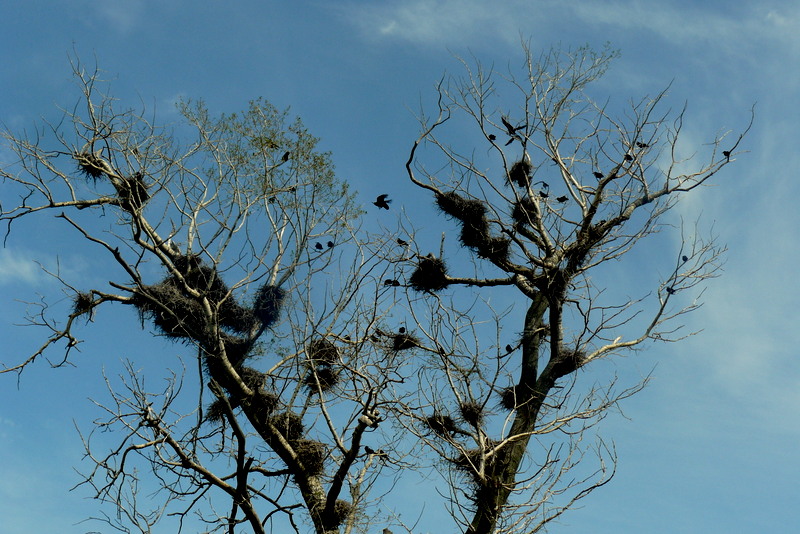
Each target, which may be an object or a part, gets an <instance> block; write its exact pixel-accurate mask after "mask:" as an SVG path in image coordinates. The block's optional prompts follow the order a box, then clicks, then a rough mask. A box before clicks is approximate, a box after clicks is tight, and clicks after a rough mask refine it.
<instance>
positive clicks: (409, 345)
mask: <svg viewBox="0 0 800 534" xmlns="http://www.w3.org/2000/svg"><path fill="white" fill-rule="evenodd" d="M418 346H419V340H418V339H417V338H416V337H414V336H412V335H411V334H395V335H394V336H392V349H393V350H408V349H413V348H414V347H418Z"/></svg>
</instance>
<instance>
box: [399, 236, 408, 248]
mask: <svg viewBox="0 0 800 534" xmlns="http://www.w3.org/2000/svg"><path fill="white" fill-rule="evenodd" d="M397 244H398V245H400V246H401V247H407V246H408V241H405V240H403V239H400V238H399V237H398V238H397Z"/></svg>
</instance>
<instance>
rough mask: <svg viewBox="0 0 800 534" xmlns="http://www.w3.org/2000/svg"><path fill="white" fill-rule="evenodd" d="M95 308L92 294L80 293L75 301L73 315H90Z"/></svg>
mask: <svg viewBox="0 0 800 534" xmlns="http://www.w3.org/2000/svg"><path fill="white" fill-rule="evenodd" d="M92 308H94V299H93V298H92V294H91V293H84V292H82V291H79V292H78V293H77V294H76V295H75V299H74V300H73V306H72V313H73V314H75V315H83V314H84V313H89V312H91V311H92Z"/></svg>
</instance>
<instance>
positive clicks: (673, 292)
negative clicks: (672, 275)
mask: <svg viewBox="0 0 800 534" xmlns="http://www.w3.org/2000/svg"><path fill="white" fill-rule="evenodd" d="M667 293H669V294H670V295H674V294H675V289H673V288H671V287H668V288H667Z"/></svg>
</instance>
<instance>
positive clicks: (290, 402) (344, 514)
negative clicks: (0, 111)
mask: <svg viewBox="0 0 800 534" xmlns="http://www.w3.org/2000/svg"><path fill="white" fill-rule="evenodd" d="M73 70H74V73H75V76H76V80H77V81H78V85H79V87H80V88H81V90H82V93H83V94H82V97H81V99H80V101H79V102H78V104H77V105H76V106H75V107H74V108H73V109H71V110H68V111H65V112H64V116H63V117H62V118H61V119H60V120H59V121H57V122H56V123H45V124H43V125H42V126H40V127H38V128H37V129H36V130H35V131H34V132H33V133H32V134H30V135H27V134H26V135H15V134H14V133H12V132H5V133H4V136H5V139H6V141H7V142H8V145H9V146H10V148H11V150H12V151H13V153H14V154H16V161H15V162H13V163H12V164H10V165H8V166H6V167H4V168H3V169H2V170H0V175H1V176H2V177H3V180H4V182H5V185H4V187H5V188H6V193H7V195H12V194H14V193H16V194H18V195H19V196H18V199H17V200H16V202H15V203H14V205H12V206H11V207H4V208H3V209H2V210H1V211H2V214H0V219H2V221H4V222H5V223H6V225H7V232H6V240H8V239H9V238H10V237H11V236H12V232H11V231H12V230H13V229H14V228H15V225H17V224H22V220H23V219H29V218H31V217H34V216H37V215H44V214H47V213H51V214H55V216H56V218H57V220H58V221H59V222H61V223H63V224H64V225H66V227H68V228H70V229H71V230H72V231H74V233H75V235H76V237H77V239H78V240H83V241H84V242H86V243H89V244H91V245H92V246H93V247H95V249H96V251H95V252H96V253H97V256H96V258H98V259H96V260H95V265H96V266H97V267H98V269H101V266H102V268H103V269H106V268H107V269H109V270H110V271H109V272H111V273H112V274H111V276H112V277H113V279H112V281H111V282H108V283H107V284H106V283H105V282H97V283H98V285H97V286H95V287H91V288H75V287H74V285H73V284H72V283H71V281H70V280H67V279H65V278H64V277H63V276H62V275H61V274H60V273H58V272H54V273H52V274H53V276H55V277H57V278H58V279H59V280H60V281H61V282H62V284H63V287H64V289H65V291H66V292H67V293H68V294H69V295H70V296H71V298H72V302H73V307H72V309H71V310H69V311H68V312H66V317H63V316H62V317H61V318H59V317H58V311H59V310H57V309H56V308H53V307H51V306H50V305H48V304H46V303H44V304H38V305H36V306H35V307H34V308H32V309H31V313H30V315H29V317H28V319H29V321H30V323H31V324H34V325H38V326H41V327H43V328H44V329H46V330H47V331H48V336H47V339H46V340H45V341H44V343H43V344H42V345H41V346H40V347H39V348H38V349H36V350H34V351H32V354H31V355H30V357H28V358H27V359H25V360H24V361H21V362H16V363H12V364H5V365H4V368H3V369H2V373H14V372H16V373H22V372H23V371H24V369H25V368H26V367H27V366H29V365H31V364H32V363H33V362H34V361H36V360H37V359H38V358H40V357H42V358H44V357H47V358H49V354H50V353H53V352H55V353H57V354H60V355H59V357H58V358H57V359H55V360H52V359H51V362H53V364H54V365H55V366H59V365H64V364H66V363H71V360H72V359H74V351H75V350H76V348H77V347H79V345H80V344H81V343H82V341H81V340H80V339H79V338H78V335H79V334H78V328H77V327H78V325H81V324H82V323H83V319H85V320H86V321H87V322H91V321H92V319H93V318H94V317H95V314H97V313H99V312H100V311H101V309H102V311H103V312H105V311H107V310H106V308H108V306H107V305H108V304H111V303H115V304H117V305H122V306H126V307H132V308H134V309H135V310H136V311H137V312H138V314H139V317H140V318H141V323H142V326H143V327H145V328H147V329H148V330H151V331H152V330H154V331H155V332H156V333H157V334H158V335H160V336H163V337H165V338H166V339H168V340H171V341H174V342H175V343H178V344H180V346H183V347H184V350H185V353H186V354H187V355H188V357H189V358H190V361H192V360H193V361H194V364H189V365H188V366H187V369H188V373H189V374H188V377H187V375H186V373H185V372H176V371H171V372H172V377H171V379H170V380H169V381H168V384H167V386H166V388H164V389H160V390H157V391H149V390H148V389H147V388H148V385H147V384H146V383H145V381H144V379H143V378H142V377H141V376H139V375H138V374H137V372H136V370H135V368H134V366H132V365H130V364H129V365H128V367H127V369H128V372H127V373H126V375H123V376H122V377H121V378H120V379H114V378H107V379H106V382H107V384H108V390H109V397H108V399H98V400H97V401H96V402H97V405H98V407H99V408H100V409H101V410H102V413H104V414H105V415H104V417H103V418H102V419H100V420H98V421H96V422H95V425H94V428H93V430H92V431H90V432H88V433H86V435H85V436H84V442H85V446H86V455H87V458H88V459H89V462H90V465H91V466H92V467H91V468H90V469H89V471H88V472H87V473H85V479H84V481H83V483H82V485H86V486H87V487H90V488H92V489H93V492H94V495H95V497H96V498H98V499H100V500H102V501H105V502H108V503H111V504H112V506H113V508H114V509H115V513H113V514H105V515H104V516H102V517H100V519H101V520H103V521H106V522H107V523H108V524H109V525H111V526H113V527H115V528H117V529H119V530H120V531H123V532H151V531H152V529H153V527H154V525H156V524H157V523H158V522H159V521H161V520H162V518H163V517H164V516H165V515H172V516H175V517H178V518H179V521H180V525H184V524H185V522H186V520H188V519H189V518H192V519H194V520H197V519H199V520H201V521H202V522H203V523H204V524H206V525H207V527H206V528H208V531H224V532H234V531H236V530H239V529H238V527H239V526H240V525H242V526H243V527H245V528H248V529H249V530H252V531H253V532H266V531H269V530H272V528H277V529H285V528H289V527H287V525H291V526H292V527H293V528H294V529H295V530H296V531H298V532H299V531H301V530H305V528H303V527H301V526H300V525H302V524H304V523H305V524H306V525H308V524H310V525H312V526H313V529H314V530H315V531H316V532H320V533H322V532H340V531H344V532H350V531H352V530H353V529H355V528H357V527H358V526H359V525H362V524H364V522H366V521H367V518H368V517H370V514H369V513H368V512H370V510H371V506H372V503H373V500H374V499H376V498H377V497H376V496H372V497H371V496H370V490H371V489H372V487H373V486H374V483H375V481H376V479H377V477H378V475H379V474H382V475H383V476H384V477H392V476H394V475H393V473H394V474H396V473H398V472H399V468H400V467H401V466H402V462H401V459H400V458H398V457H394V458H392V459H391V461H387V458H386V454H385V453H383V452H382V451H381V450H380V449H379V448H378V450H377V451H376V450H375V449H372V448H370V447H369V445H367V444H368V443H370V441H369V439H370V436H371V435H382V437H381V438H380V440H379V441H378V442H379V443H382V444H387V443H388V444H391V443H392V442H393V441H396V440H397V439H398V438H397V437H396V436H395V435H394V434H392V433H391V432H383V429H382V425H381V422H382V421H383V417H384V416H383V415H382V412H383V407H382V404H383V403H384V402H386V399H385V397H384V396H383V395H382V394H381V392H382V391H384V390H386V389H387V386H388V385H389V384H391V383H392V382H394V381H397V380H399V377H398V376H397V375H396V373H395V371H394V369H395V367H396V366H395V365H394V364H393V361H392V360H393V358H394V357H395V356H396V352H393V351H391V350H388V349H387V347H386V340H385V339H384V338H382V337H376V336H375V334H374V332H375V330H376V328H377V325H380V324H382V322H383V321H384V316H385V314H386V313H388V312H389V311H390V310H391V301H386V300H387V298H388V297H390V295H391V293H392V292H393V291H395V290H396V289H395V288H394V287H390V288H386V287H385V286H384V284H383V279H384V278H385V276H384V272H383V271H382V269H384V267H382V266H381V264H380V263H379V262H378V260H377V259H375V257H374V256H372V255H367V251H366V249H365V248H364V243H360V242H358V241H357V240H356V239H355V237H356V235H357V233H358V232H359V228H358V221H359V215H360V210H359V208H358V207H357V206H356V205H355V203H354V200H353V195H352V194H351V193H350V192H349V191H348V189H347V187H346V185H345V184H343V183H342V182H341V181H340V180H338V179H337V178H336V176H335V174H334V169H333V165H332V163H331V159H330V155H329V154H327V153H321V152H319V151H317V150H316V145H317V141H318V140H317V139H316V138H314V137H313V136H311V135H310V134H309V133H308V132H307V131H306V129H305V128H304V127H303V125H302V123H301V122H300V121H299V120H296V121H294V122H288V121H287V119H288V117H287V113H286V112H282V111H279V110H277V109H275V108H274V107H273V106H272V105H271V104H269V103H268V102H266V101H263V100H258V101H254V102H252V103H251V105H250V107H249V108H248V109H247V110H246V111H244V112H243V113H241V114H231V115H223V116H221V117H219V118H214V117H212V116H211V115H210V114H209V112H208V110H207V109H206V107H205V106H204V105H203V104H202V103H197V102H195V103H193V102H184V103H182V104H181V105H180V112H181V114H182V116H183V117H184V119H186V123H185V124H182V125H178V126H176V127H175V128H176V129H175V131H171V130H168V129H166V128H161V127H158V126H156V125H155V124H154V122H153V121H151V120H149V119H148V118H147V115H146V113H145V111H143V110H134V109H125V110H122V111H119V110H117V109H116V106H117V104H116V103H115V101H114V100H113V99H112V98H111V97H110V96H108V95H106V94H103V92H102V87H103V82H102V80H101V78H100V76H101V73H100V72H99V71H97V70H96V69H95V70H94V71H90V72H86V71H85V70H84V68H83V67H82V66H81V65H79V64H76V65H74V67H73ZM190 135H191V136H192V137H191V138H192V139H193V140H192V141H191V142H190V143H188V145H186V144H185V143H184V144H183V146H182V144H181V143H180V141H179V140H180V139H181V138H185V137H186V136H190ZM7 198H8V196H7ZM373 245H374V246H381V244H380V243H373ZM103 258H105V260H106V262H105V264H104V263H103ZM104 274H105V271H104ZM390 300H391V299H390ZM384 301H386V302H384ZM131 356H133V357H135V356H136V355H135V354H132V355H131ZM165 367H166V368H167V369H180V368H181V364H180V363H179V361H177V360H173V361H171V362H167V363H165ZM187 378H188V380H187ZM194 383H196V384H198V386H199V387H191V384H194ZM109 399H110V400H109ZM108 430H113V431H114V432H115V434H114V435H115V436H116V437H117V438H118V440H117V446H115V447H112V448H111V449H110V450H108V449H107V448H104V447H102V446H98V445H96V440H95V439H94V438H95V432H96V431H103V432H106V431H108ZM376 448H377V447H376ZM143 484H147V485H148V487H152V484H156V489H157V492H156V498H155V499H151V498H148V499H144V498H143V496H142V495H141V492H140V487H142V485H143ZM371 499H373V500H371ZM152 503H155V504H152ZM370 513H372V514H374V513H375V512H374V510H373V511H372V512H370ZM276 525H277V526H276Z"/></svg>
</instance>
